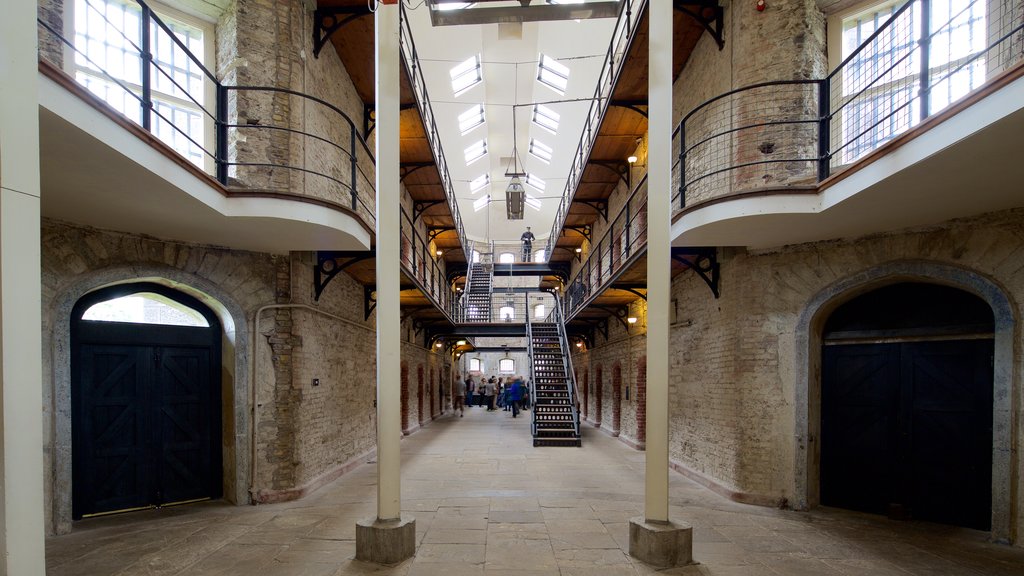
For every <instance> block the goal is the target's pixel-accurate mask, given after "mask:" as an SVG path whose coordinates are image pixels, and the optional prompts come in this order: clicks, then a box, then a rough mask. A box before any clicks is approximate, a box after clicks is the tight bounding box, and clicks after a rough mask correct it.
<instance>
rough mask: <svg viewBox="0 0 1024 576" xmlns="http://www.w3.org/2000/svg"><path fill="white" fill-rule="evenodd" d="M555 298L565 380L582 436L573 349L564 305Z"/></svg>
mask: <svg viewBox="0 0 1024 576" xmlns="http://www.w3.org/2000/svg"><path fill="white" fill-rule="evenodd" d="M552 296H554V298H555V305H554V306H553V307H552V308H554V311H555V315H554V319H555V325H556V326H557V327H558V339H559V341H561V344H562V366H563V368H564V370H565V378H566V380H567V381H568V382H569V387H568V389H569V406H570V407H571V409H572V424H573V430H574V431H575V433H576V436H577V437H579V435H580V406H579V398H580V394H579V389H577V387H576V372H574V371H573V367H572V349H571V348H570V345H569V335H568V334H567V333H566V331H565V316H564V315H563V314H562V303H561V302H559V301H558V295H557V294H552Z"/></svg>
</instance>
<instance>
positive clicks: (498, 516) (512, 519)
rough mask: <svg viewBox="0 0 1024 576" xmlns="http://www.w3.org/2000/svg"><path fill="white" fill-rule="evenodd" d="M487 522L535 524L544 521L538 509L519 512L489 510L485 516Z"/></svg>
mask: <svg viewBox="0 0 1024 576" xmlns="http://www.w3.org/2000/svg"><path fill="white" fill-rule="evenodd" d="M487 520H488V522H491V523H501V524H511V523H518V524H535V523H542V522H544V515H543V514H541V513H540V511H531V512H519V511H501V510H499V511H493V510H492V511H491V513H490V514H488V516H487Z"/></svg>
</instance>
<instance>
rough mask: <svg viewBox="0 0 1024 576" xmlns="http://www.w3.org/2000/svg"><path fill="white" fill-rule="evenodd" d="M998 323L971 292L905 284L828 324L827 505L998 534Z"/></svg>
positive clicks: (848, 307) (841, 311)
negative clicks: (993, 529) (994, 515)
mask: <svg viewBox="0 0 1024 576" xmlns="http://www.w3.org/2000/svg"><path fill="white" fill-rule="evenodd" d="M993 326H994V323H993V316H992V311H991V309H990V308H989V306H988V305H987V304H986V303H985V302H984V301H982V300H981V299H980V298H977V297H976V296H973V295H971V294H969V293H967V292H963V291H961V290H957V289H955V288H950V287H947V286H938V285H931V284H921V283H902V284H896V285H892V286H888V287H885V288H881V289H879V290H876V291H874V292H870V293H868V294H865V295H862V296H859V297H857V298H855V299H853V300H851V301H850V302H848V303H846V304H844V305H843V306H841V307H839V308H838V309H837V310H836V311H835V312H834V313H833V314H832V315H831V317H830V318H829V320H828V322H827V324H826V327H825V333H824V344H825V345H824V350H823V352H822V399H821V402H822V406H821V409H822V410H821V414H822V427H821V502H822V504H825V505H829V506H837V507H841V508H849V509H853V510H861V511H865V512H874V513H882V514H889V515H890V516H892V517H896V518H914V519H920V520H929V521H934V522H941V523H946V524H954V525H958V526H966V527H970V528H976V529H979V530H988V529H989V527H990V524H991V510H992V378H993V374H992V354H993V339H992V336H993V329H994V328H993Z"/></svg>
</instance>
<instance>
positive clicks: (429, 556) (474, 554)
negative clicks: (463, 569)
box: [415, 543, 485, 564]
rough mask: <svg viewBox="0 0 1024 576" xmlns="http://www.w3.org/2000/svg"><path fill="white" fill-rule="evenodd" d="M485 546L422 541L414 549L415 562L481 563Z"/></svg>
mask: <svg viewBox="0 0 1024 576" xmlns="http://www.w3.org/2000/svg"><path fill="white" fill-rule="evenodd" d="M484 554H485V546H484V545H483V544H431V543H424V544H423V545H421V546H420V548H419V550H417V551H416V560H415V563H416V564H420V563H424V562H456V563H465V564H482V563H483V562H484Z"/></svg>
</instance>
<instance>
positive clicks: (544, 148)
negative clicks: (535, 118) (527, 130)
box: [530, 138, 555, 164]
mask: <svg viewBox="0 0 1024 576" xmlns="http://www.w3.org/2000/svg"><path fill="white" fill-rule="evenodd" d="M554 153H555V151H554V149H552V148H551V147H550V146H548V145H547V144H545V143H543V142H541V141H540V140H537V139H536V138H530V154H531V155H533V157H534V158H536V159H538V160H540V161H541V162H544V163H545V164H551V156H552V155H553V154H554Z"/></svg>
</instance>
